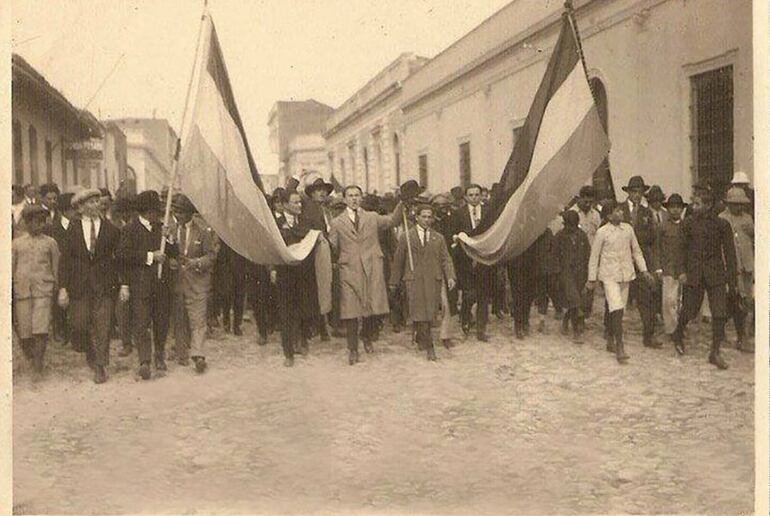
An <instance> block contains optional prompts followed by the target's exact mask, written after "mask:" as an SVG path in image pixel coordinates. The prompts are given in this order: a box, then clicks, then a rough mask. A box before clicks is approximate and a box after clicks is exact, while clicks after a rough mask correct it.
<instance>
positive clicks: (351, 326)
mask: <svg viewBox="0 0 770 516" xmlns="http://www.w3.org/2000/svg"><path fill="white" fill-rule="evenodd" d="M345 330H346V338H347V341H348V350H349V351H358V319H346V320H345ZM376 331H377V316H376V315H370V316H369V317H362V318H361V339H363V341H364V342H372V341H373V340H374V337H375V334H376Z"/></svg>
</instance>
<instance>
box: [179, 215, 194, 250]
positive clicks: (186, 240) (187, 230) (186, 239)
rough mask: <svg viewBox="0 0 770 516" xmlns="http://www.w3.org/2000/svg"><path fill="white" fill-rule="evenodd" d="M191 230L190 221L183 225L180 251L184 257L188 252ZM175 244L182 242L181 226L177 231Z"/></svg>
mask: <svg viewBox="0 0 770 516" xmlns="http://www.w3.org/2000/svg"><path fill="white" fill-rule="evenodd" d="M191 228H192V220H190V222H188V223H187V224H185V225H184V249H180V251H182V254H183V255H184V256H187V252H188V251H189V250H190V229H191ZM176 238H177V242H179V243H181V242H182V226H180V227H179V229H178V230H177V237H176Z"/></svg>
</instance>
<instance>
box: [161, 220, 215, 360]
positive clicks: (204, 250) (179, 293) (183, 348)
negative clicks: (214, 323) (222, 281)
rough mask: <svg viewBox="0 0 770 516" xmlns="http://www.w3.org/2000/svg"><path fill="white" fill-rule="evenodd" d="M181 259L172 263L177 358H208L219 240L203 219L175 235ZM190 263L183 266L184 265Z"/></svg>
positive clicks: (179, 228)
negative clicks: (209, 311) (208, 315)
mask: <svg viewBox="0 0 770 516" xmlns="http://www.w3.org/2000/svg"><path fill="white" fill-rule="evenodd" d="M174 237H175V244H176V246H177V249H178V256H179V258H178V259H176V260H172V262H171V269H172V271H174V272H175V274H176V281H175V288H174V294H175V296H174V338H175V344H176V354H177V357H178V358H181V357H187V356H188V353H189V355H191V356H194V357H195V356H199V357H205V356H206V355H205V350H204V343H205V341H206V303H207V302H208V298H209V296H210V295H211V290H212V284H211V276H212V271H213V269H214V262H215V260H216V256H217V251H218V247H219V246H218V238H217V236H216V235H215V234H214V232H213V231H212V230H211V228H209V227H207V226H206V224H205V222H203V220H202V219H200V218H193V220H192V221H191V222H190V231H189V238H188V237H187V232H186V227H185V226H180V227H178V228H177V230H176V232H175V235H174ZM185 261H186V262H187V263H186V264H185V265H182V263H183V262H185Z"/></svg>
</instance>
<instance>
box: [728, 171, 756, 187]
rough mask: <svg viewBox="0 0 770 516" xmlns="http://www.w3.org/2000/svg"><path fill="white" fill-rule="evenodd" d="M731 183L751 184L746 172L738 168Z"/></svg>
mask: <svg viewBox="0 0 770 516" xmlns="http://www.w3.org/2000/svg"><path fill="white" fill-rule="evenodd" d="M731 183H732V184H734V185H748V184H751V181H749V176H748V174H746V172H744V171H743V170H739V171H738V172H736V173H735V174H733V180H732V181H731Z"/></svg>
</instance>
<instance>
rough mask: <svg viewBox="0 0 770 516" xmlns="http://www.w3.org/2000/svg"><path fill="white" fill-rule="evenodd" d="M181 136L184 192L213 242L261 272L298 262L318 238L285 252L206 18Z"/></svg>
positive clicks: (180, 171)
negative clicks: (218, 241)
mask: <svg viewBox="0 0 770 516" xmlns="http://www.w3.org/2000/svg"><path fill="white" fill-rule="evenodd" d="M188 95H189V97H188V101H187V107H186V112H185V116H184V124H183V126H182V132H181V137H180V140H181V150H180V155H179V161H178V163H177V173H178V175H179V178H180V186H181V189H182V191H183V192H184V193H185V194H186V195H187V196H188V197H189V198H190V200H191V201H192V202H193V204H194V205H195V207H196V208H197V209H198V211H199V212H200V214H201V216H202V217H203V218H204V219H205V220H206V222H207V223H208V224H209V225H211V227H212V228H213V230H214V231H215V232H216V233H217V235H218V236H219V237H220V238H221V239H222V240H223V241H224V242H225V243H226V244H227V245H228V246H230V247H231V248H232V249H233V250H235V251H236V252H237V253H238V254H240V255H242V256H244V257H245V258H248V259H249V260H251V261H252V262H255V263H259V264H275V265H280V264H286V263H296V262H298V261H301V260H303V259H304V258H305V257H307V256H308V254H309V253H310V252H311V251H312V249H313V247H314V245H315V242H316V239H317V237H318V234H319V232H318V231H311V232H309V233H308V235H307V236H306V237H305V238H304V239H303V240H302V241H301V242H299V243H297V244H294V245H292V246H288V247H287V246H286V244H285V243H284V241H283V238H282V237H281V233H280V231H279V230H278V226H277V224H276V222H275V218H274V217H273V213H272V211H271V210H270V207H269V206H268V203H267V199H266V197H265V192H264V188H263V186H262V181H261V179H260V176H259V172H258V171H257V167H256V165H255V163H254V158H253V157H252V155H251V150H250V149H249V144H248V142H247V140H246V133H245V131H244V130H243V124H242V122H241V117H240V115H239V113H238V108H237V107H236V104H235V97H234V96H233V90H232V87H231V86H230V80H229V78H228V75H227V69H226V67H225V61H224V58H223V56H222V49H221V47H220V45H219V40H218V39H217V33H216V30H215V29H214V21H213V20H212V18H211V15H210V14H209V13H208V12H206V13H204V15H203V19H202V21H201V33H200V36H199V41H198V49H197V51H196V60H195V65H194V68H193V76H192V83H191V86H190V91H189V94H188Z"/></svg>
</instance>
